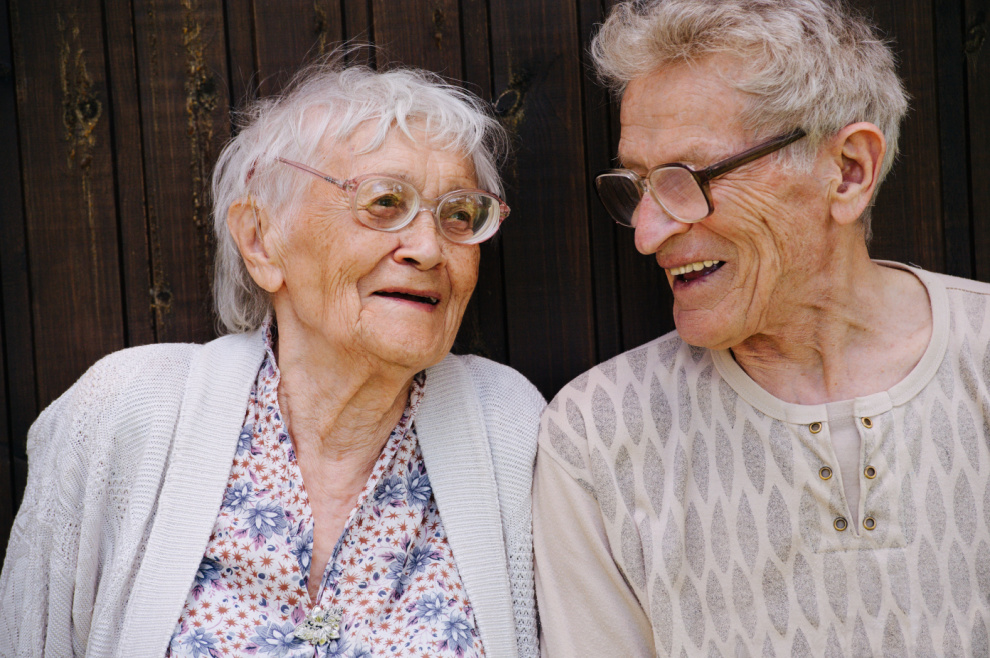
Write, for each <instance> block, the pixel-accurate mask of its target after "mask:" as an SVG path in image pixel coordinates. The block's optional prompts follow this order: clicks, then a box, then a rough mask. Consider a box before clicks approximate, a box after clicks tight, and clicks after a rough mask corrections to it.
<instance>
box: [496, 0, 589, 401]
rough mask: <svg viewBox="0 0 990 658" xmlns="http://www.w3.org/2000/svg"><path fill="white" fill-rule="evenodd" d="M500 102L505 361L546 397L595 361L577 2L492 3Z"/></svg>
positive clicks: (549, 0)
mask: <svg viewBox="0 0 990 658" xmlns="http://www.w3.org/2000/svg"><path fill="white" fill-rule="evenodd" d="M490 15H491V42H492V52H493V53H496V56H494V57H493V62H492V65H493V66H492V68H493V73H494V80H495V84H494V89H495V90H496V92H497V100H496V103H495V104H496V109H497V110H498V111H499V112H500V113H501V116H502V120H503V122H504V124H505V125H506V126H507V127H508V128H509V130H510V131H511V132H512V134H513V136H514V138H515V140H516V144H517V155H516V158H515V160H514V162H513V163H512V165H511V166H510V168H509V170H508V171H507V179H508V180H509V191H510V197H511V198H512V200H513V204H514V206H515V207H516V208H517V211H516V212H517V213H518V214H517V216H516V217H513V221H512V222H511V223H510V222H506V226H505V228H504V231H503V232H504V242H503V244H502V248H503V253H504V258H505V263H506V268H505V290H506V307H507V315H508V318H507V325H508V343H509V353H508V357H509V363H510V365H512V366H513V367H515V368H516V369H518V370H520V371H521V372H522V373H523V374H525V375H526V376H527V377H529V378H530V379H531V380H532V381H533V382H534V383H535V384H536V385H537V387H539V389H540V390H541V391H543V393H544V394H545V395H552V394H553V393H555V392H556V391H557V389H559V388H560V387H561V386H562V385H563V384H564V383H566V382H567V381H568V380H570V379H571V378H573V377H575V376H576V375H578V374H579V373H580V372H581V371H582V370H585V369H587V368H588V367H589V366H591V365H592V364H593V362H594V357H595V336H594V313H593V304H592V299H593V298H592V280H591V253H590V246H589V240H590V235H589V231H588V209H587V198H588V197H587V190H586V186H587V181H586V177H585V173H586V172H585V157H586V156H585V149H584V143H583V139H582V134H583V125H582V121H583V120H582V113H581V101H582V99H581V60H580V55H579V48H580V38H579V35H578V31H577V28H578V20H577V15H576V11H575V8H574V6H573V5H569V4H561V3H559V2H553V0H538V1H534V2H528V3H525V4H520V5H516V6H509V5H508V4H506V3H493V4H492V5H491V8H490Z"/></svg>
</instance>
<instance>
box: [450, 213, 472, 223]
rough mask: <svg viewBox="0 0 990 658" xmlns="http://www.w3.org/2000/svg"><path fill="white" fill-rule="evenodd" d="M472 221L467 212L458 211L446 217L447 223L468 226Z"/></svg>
mask: <svg viewBox="0 0 990 658" xmlns="http://www.w3.org/2000/svg"><path fill="white" fill-rule="evenodd" d="M473 219H474V218H473V216H472V215H471V213H470V212H468V211H467V210H458V211H456V212H452V213H450V214H449V215H447V221H448V222H456V223H460V224H470V223H471V221H472V220H473Z"/></svg>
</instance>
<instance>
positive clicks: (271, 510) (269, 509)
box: [244, 502, 289, 541]
mask: <svg viewBox="0 0 990 658" xmlns="http://www.w3.org/2000/svg"><path fill="white" fill-rule="evenodd" d="M244 520H245V521H246V522H247V525H248V529H249V530H250V532H251V537H252V538H253V539H254V540H255V541H260V539H261V537H264V538H265V539H271V538H272V533H273V532H278V533H282V532H285V529H286V528H288V527H289V524H288V523H287V522H286V520H285V514H284V513H283V512H282V507H281V506H280V505H279V504H278V503H277V502H270V503H260V504H258V505H256V506H254V507H250V508H248V509H247V511H246V512H245V513H244Z"/></svg>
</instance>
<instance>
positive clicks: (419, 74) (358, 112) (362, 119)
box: [213, 50, 508, 333]
mask: <svg viewBox="0 0 990 658" xmlns="http://www.w3.org/2000/svg"><path fill="white" fill-rule="evenodd" d="M346 52H349V50H348V51H343V50H341V51H337V52H335V53H334V54H331V55H330V56H328V57H326V58H324V59H322V60H320V61H319V62H317V63H315V64H312V65H310V66H308V67H306V68H304V69H303V70H301V71H300V72H299V73H297V74H296V76H295V77H294V78H293V80H292V82H291V83H290V84H289V85H288V87H287V89H286V91H284V92H283V93H281V94H279V95H277V96H272V97H268V98H263V99H261V100H258V101H255V102H253V103H251V104H250V105H248V106H247V107H246V108H245V109H244V110H242V111H241V112H240V113H239V115H238V117H237V121H236V123H237V124H238V126H239V131H238V132H237V135H236V136H235V137H233V138H232V139H231V140H230V142H228V143H227V145H226V146H225V147H224V148H223V151H221V153H220V157H219V159H218V160H217V164H216V168H215V169H214V172H213V224H214V232H215V234H216V240H217V249H216V268H215V278H214V284H213V291H214V303H215V305H216V312H217V316H218V319H219V321H220V324H221V326H222V328H223V329H224V330H226V331H227V332H231V333H240V332H246V331H252V330H254V329H256V328H258V327H259V326H261V323H262V322H263V321H264V319H265V316H266V315H267V314H268V313H270V312H271V299H270V296H269V294H268V293H267V292H266V291H265V290H263V289H261V288H260V287H259V286H258V285H257V284H255V282H254V280H253V279H252V278H251V276H250V274H248V271H247V268H246V267H245V266H244V262H243V260H242V259H241V255H240V252H239V251H238V249H237V245H236V243H235V242H234V240H233V238H232V237H231V235H230V232H229V230H228V229H227V213H228V211H229V209H230V208H231V206H232V205H234V204H236V203H239V202H245V201H248V200H250V201H251V202H253V203H255V204H257V205H259V206H262V207H264V208H265V209H266V210H267V212H268V214H269V216H271V217H272V218H273V220H274V221H276V222H278V221H286V220H287V218H288V217H290V216H291V215H292V209H293V207H294V205H295V203H297V202H298V200H299V198H300V197H301V195H302V193H303V190H304V189H305V186H306V185H307V184H308V183H309V181H308V180H307V179H306V178H305V177H303V176H300V175H299V172H298V171H297V170H295V169H293V168H292V167H286V166H284V165H282V164H280V163H279V162H278V161H277V160H276V158H279V157H281V158H285V159H288V160H296V161H299V162H304V163H306V164H309V165H310V166H313V167H317V168H318V167H319V166H320V163H321V162H323V161H325V159H326V151H325V150H326V148H327V147H328V145H329V146H330V148H332V146H333V145H334V144H336V143H339V142H340V141H342V140H346V139H348V138H349V137H350V136H351V135H353V134H354V132H355V131H356V130H357V128H358V127H359V126H362V125H364V124H365V123H367V122H373V125H374V126H375V129H374V131H373V133H372V136H371V138H370V139H369V140H368V142H367V143H366V144H364V145H362V147H361V148H362V152H365V153H367V152H371V151H374V150H375V149H377V148H379V147H381V146H382V144H383V143H384V142H385V140H386V139H387V138H388V136H389V135H390V134H391V133H392V131H394V130H399V131H401V132H402V133H404V134H405V135H406V136H408V137H409V138H410V139H415V137H414V135H413V129H416V134H418V135H422V134H426V135H427V139H428V140H429V144H430V146H431V147H434V148H437V149H441V150H445V151H455V152H457V153H460V154H463V155H464V157H465V158H466V159H468V160H470V161H471V162H472V164H473V166H474V172H475V176H476V177H477V180H478V185H479V186H480V187H482V188H484V189H485V190H488V191H489V192H492V193H494V194H497V195H500V196H501V195H502V184H501V179H500V178H499V174H498V165H499V164H500V162H501V160H502V159H503V158H504V156H505V154H506V152H507V146H508V140H507V137H506V134H505V131H504V129H503V128H502V127H501V126H500V125H499V123H498V122H497V121H496V120H495V119H494V118H493V117H492V115H491V113H490V111H489V110H488V108H487V106H486V105H485V103H484V102H483V101H482V100H481V99H479V98H478V97H476V96H475V95H473V94H471V93H470V92H468V91H466V90H464V89H462V88H460V87H457V86H454V85H452V84H449V83H447V82H445V81H444V80H443V79H442V78H440V76H438V75H436V74H434V73H430V72H428V71H423V70H419V69H412V68H392V69H390V70H386V71H383V72H379V71H374V70H372V69H371V68H368V67H367V66H360V65H354V66H345V65H344V63H343V57H344V55H345V54H346Z"/></svg>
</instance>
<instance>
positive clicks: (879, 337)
mask: <svg viewBox="0 0 990 658" xmlns="http://www.w3.org/2000/svg"><path fill="white" fill-rule="evenodd" d="M794 292H795V293H796V294H793V295H788V296H787V299H781V300H780V301H779V304H778V307H779V308H780V309H781V314H780V315H781V317H782V321H781V322H779V323H777V324H775V325H770V326H768V327H767V328H766V330H765V331H763V332H761V333H759V334H756V335H754V336H752V337H750V338H749V339H747V340H745V341H743V342H742V343H740V344H739V345H736V346H735V347H733V348H732V354H733V356H734V357H735V360H736V362H737V363H738V364H739V365H740V366H741V367H742V368H743V370H745V371H746V373H747V374H748V375H749V376H750V377H751V378H752V379H753V380H754V381H755V382H756V383H757V384H759V385H760V386H761V387H762V388H764V389H765V390H766V391H768V392H769V393H771V394H773V395H774V396H776V397H778V398H780V399H781V400H784V401H785V402H791V403H796V404H823V403H826V402H834V401H838V400H848V399H851V398H856V397H862V396H866V395H871V394H873V393H878V392H880V391H885V390H888V389H889V388H891V387H892V386H893V385H894V384H897V383H898V382H900V381H901V380H903V379H904V378H905V377H907V375H908V374H909V373H910V372H911V370H912V369H913V368H914V367H915V366H916V365H917V364H918V361H920V360H921V357H922V356H923V355H924V353H925V350H926V349H927V347H928V343H929V341H930V339H931V334H932V313H931V304H930V303H929V300H928V293H927V291H926V289H925V287H924V285H923V284H922V283H921V281H920V280H919V279H918V278H917V277H916V276H914V275H913V274H911V273H909V272H905V271H903V270H897V269H893V268H888V267H884V266H881V265H877V264H876V263H874V262H872V261H870V260H869V258H868V257H866V256H865V249H864V251H863V253H862V257H860V258H854V259H850V261H847V262H845V263H841V264H837V265H836V266H835V267H832V268H830V269H829V271H828V272H823V273H821V275H819V276H817V277H815V278H814V279H812V280H810V281H809V282H808V285H807V286H806V289H805V290H802V291H794ZM785 316H786V317H785Z"/></svg>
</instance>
